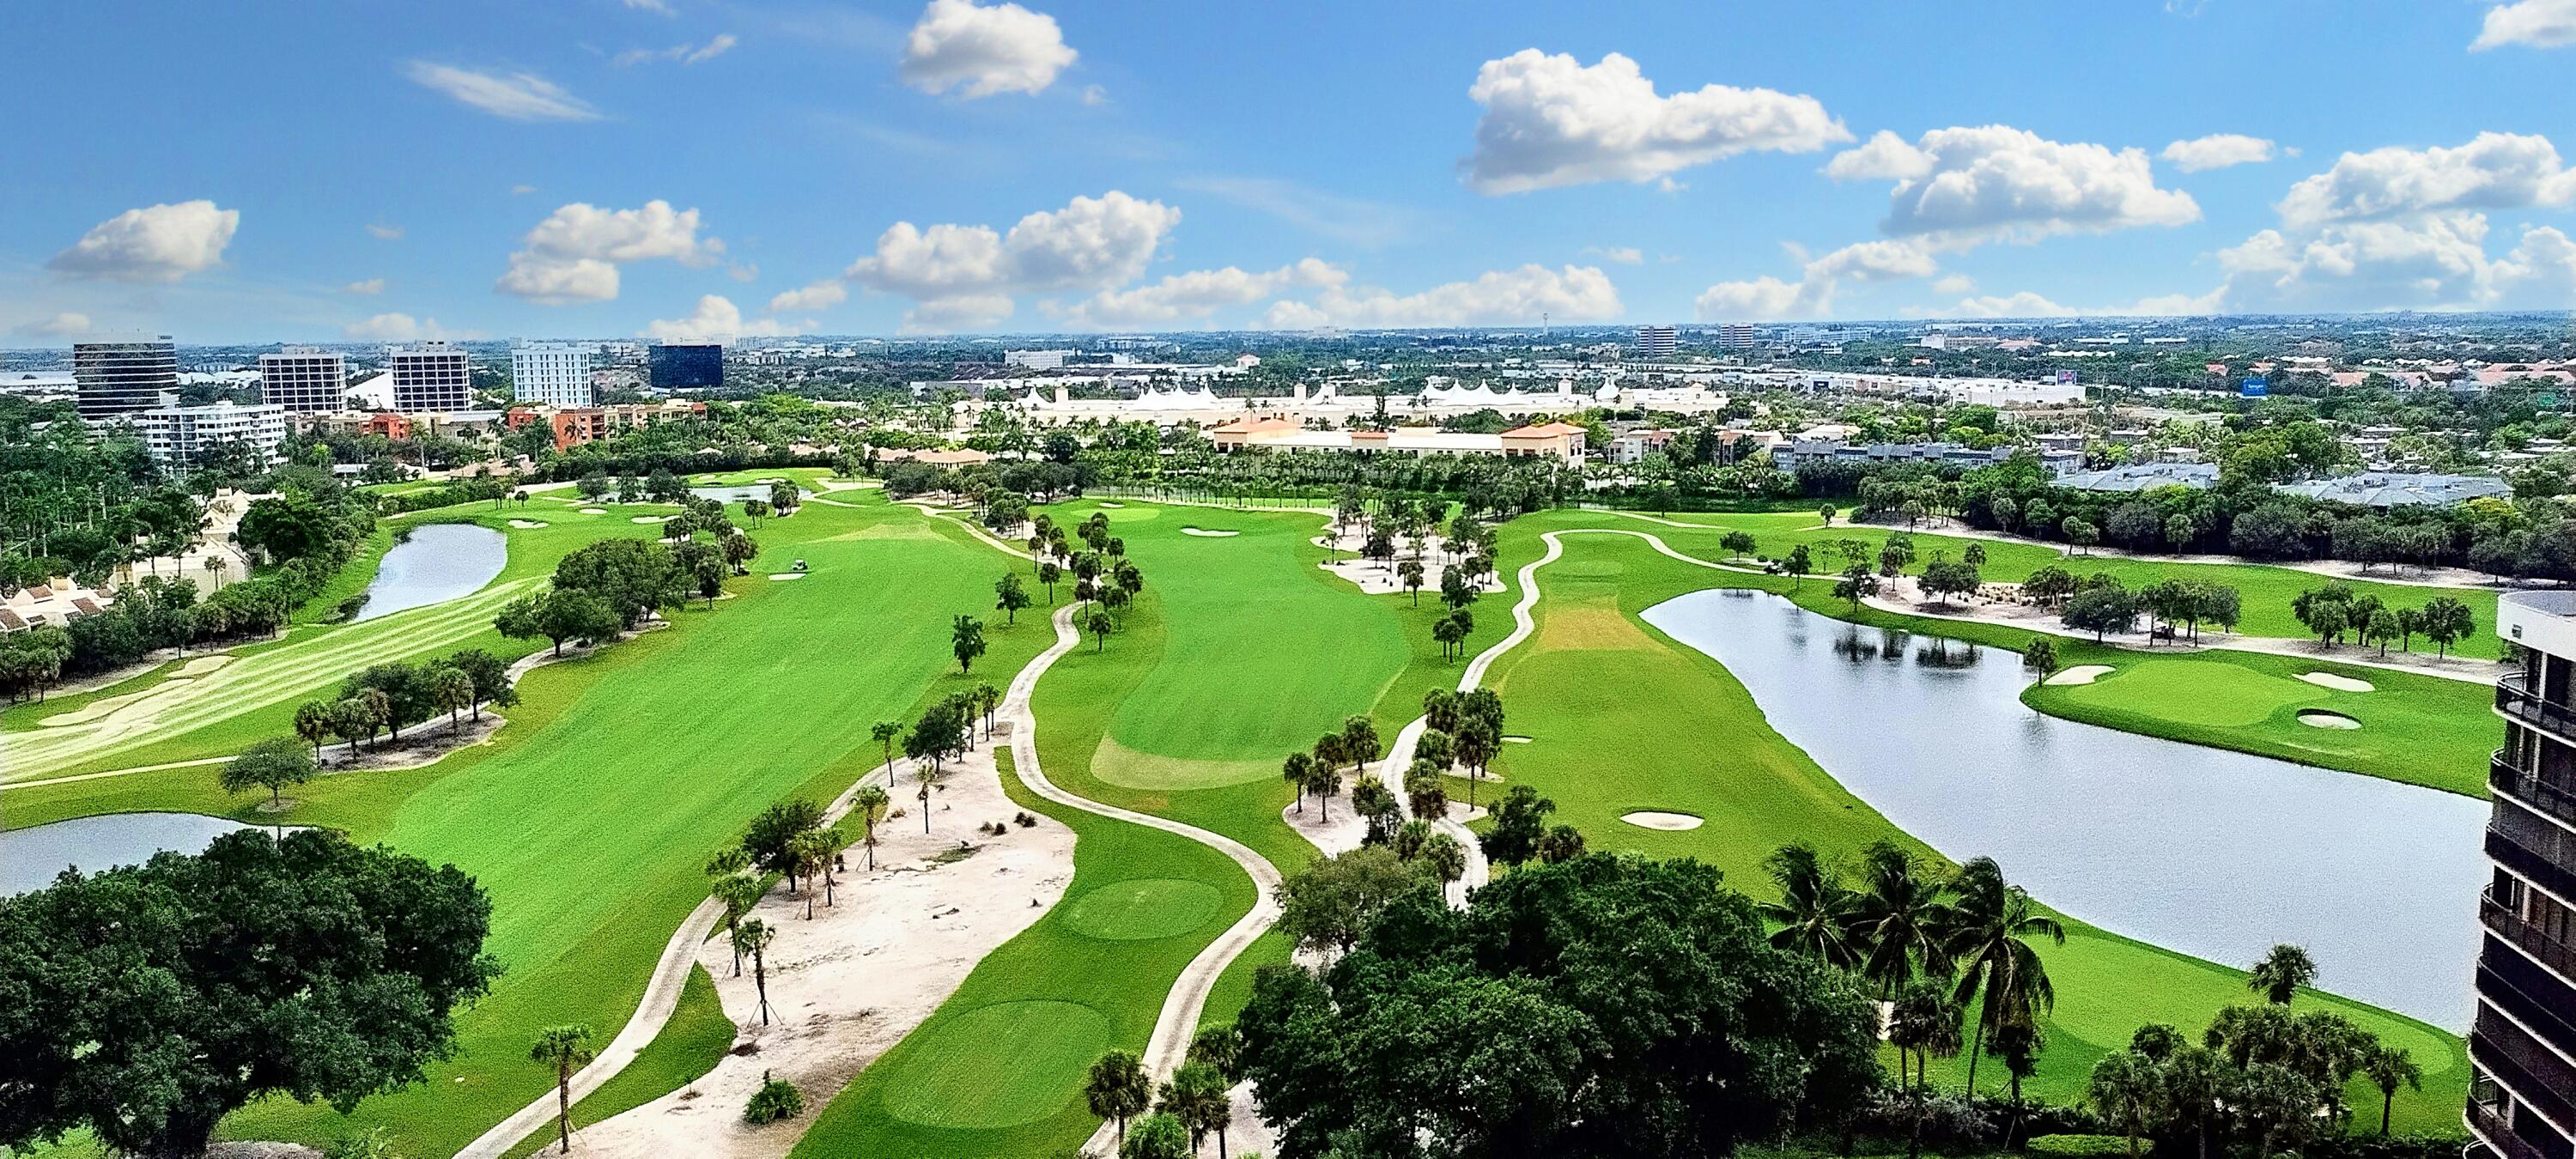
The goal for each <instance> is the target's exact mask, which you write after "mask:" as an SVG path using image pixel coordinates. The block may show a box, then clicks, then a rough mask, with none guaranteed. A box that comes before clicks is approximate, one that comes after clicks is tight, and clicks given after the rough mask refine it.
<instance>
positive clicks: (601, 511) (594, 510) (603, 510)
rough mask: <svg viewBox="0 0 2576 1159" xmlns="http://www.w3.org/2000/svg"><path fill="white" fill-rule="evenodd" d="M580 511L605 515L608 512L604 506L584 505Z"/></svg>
mask: <svg viewBox="0 0 2576 1159" xmlns="http://www.w3.org/2000/svg"><path fill="white" fill-rule="evenodd" d="M581 513H582V514H584V515H606V514H608V509H607V508H605V507H584V508H582V509H581Z"/></svg>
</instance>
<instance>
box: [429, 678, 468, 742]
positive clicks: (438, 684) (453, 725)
mask: <svg viewBox="0 0 2576 1159" xmlns="http://www.w3.org/2000/svg"><path fill="white" fill-rule="evenodd" d="M429 692H430V697H431V699H433V700H435V701H436V702H437V703H438V706H439V707H440V708H444V709H446V710H447V730H448V731H449V732H455V731H456V730H458V729H461V728H463V727H465V722H464V720H463V717H464V714H465V710H466V709H468V708H472V707H474V678H473V677H471V676H468V675H466V674H465V673H464V672H462V671H459V670H458V669H456V668H454V667H450V666H442V667H440V668H439V669H438V672H437V674H436V675H434V676H432V677H430V682H429Z"/></svg>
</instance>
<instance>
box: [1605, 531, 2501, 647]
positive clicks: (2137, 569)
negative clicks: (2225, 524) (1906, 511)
mask: <svg viewBox="0 0 2576 1159" xmlns="http://www.w3.org/2000/svg"><path fill="white" fill-rule="evenodd" d="M1584 514H1585V515H1586V516H1588V517H1589V522H1590V524H1591V525H1593V526H1601V527H1627V528H1631V529H1634V530H1639V531H1657V532H1659V533H1662V534H1663V535H1664V537H1665V539H1666V540H1667V541H1669V542H1671V543H1672V545H1673V546H1674V547H1676V548H1680V549H1681V550H1683V551H1689V552H1692V553H1693V554H1695V555H1699V556H1701V557H1703V558H1707V559H1716V558H1718V557H1719V551H1718V548H1717V536H1718V535H1719V534H1722V533H1724V532H1726V531H1735V530H1742V531H1748V532H1751V533H1752V534H1753V536H1754V538H1755V539H1756V540H1757V541H1758V542H1759V543H1760V547H1758V548H1757V549H1756V550H1757V552H1758V553H1759V554H1761V555H1765V556H1769V557H1770V558H1773V559H1777V558H1779V557H1781V556H1783V555H1786V554H1788V552H1789V549H1790V548H1791V547H1793V546H1796V545H1797V544H1800V543H1805V544H1808V545H1810V547H1811V548H1813V547H1814V546H1815V545H1819V544H1822V543H1826V542H1830V541H1833V540H1838V539H1858V540H1862V541H1863V542H1866V543H1868V544H1869V545H1870V550H1871V551H1872V552H1875V551H1876V550H1877V549H1878V545H1879V544H1880V543H1881V542H1882V541H1884V540H1885V539H1886V538H1887V535H1888V532H1889V531H1890V530H1891V529H1890V528H1887V527H1883V526H1878V525H1875V524H1859V525H1852V524H1844V523H1840V522H1837V523H1835V524H1834V526H1833V527H1832V528H1831V529H1830V530H1828V529H1825V528H1822V527H1819V526H1818V525H1817V522H1816V516H1815V512H1813V511H1805V512H1753V513H1734V512H1718V513H1708V514H1689V515H1676V516H1672V517H1671V520H1670V522H1672V523H1686V524H1690V525H1691V528H1682V527H1673V526H1670V525H1668V524H1666V523H1650V522H1643V521H1639V520H1636V519H1631V518H1626V517H1623V516H1620V515H1614V514H1607V513H1601V512H1586V513H1584ZM1693 528H1699V529H1704V530H1694V529H1693ZM1685 541H1687V542H1685ZM1971 543H1978V544H1983V545H1984V546H1985V549H1986V566H1985V568H1984V570H1983V572H1982V574H1983V576H1984V578H1986V579H1988V580H1991V581H1995V582H2001V583H2019V582H2021V581H2022V580H2023V579H2024V578H2026V577H2028V576H2029V575H2030V573H2031V572H2033V571H2035V570H2037V569H2038V568H2040V567H2042V566H2044V565H2046V564H2052V563H2053V564H2057V565H2058V566H2060V567H2064V568H2066V569H2067V570H2068V571H2071V572H2074V573H2075V574H2076V575H2079V576H2083V575H2091V574H2093V573H2095V572H2107V573H2109V574H2111V575H2115V576H2118V577H2119V578H2120V582H2121V583H2123V584H2125V585H2127V586H2129V587H2131V588H2137V587H2141V586H2144V585H2146V584H2151V583H2154V582H2156V581H2158V580H2163V579H2196V580H2204V581H2207V582H2209V583H2218V584H2227V585H2229V586H2231V587H2234V588H2235V589H2236V591H2237V594H2238V595H2239V596H2240V597H2241V598H2242V601H2243V604H2244V615H2245V619H2244V622H2243V623H2241V624H2239V625H2237V630H2238V631H2240V632H2243V633H2245V634H2246V635H2249V636H2281V637H2288V638H2293V639H2296V638H2302V637H2305V636H2306V635H2307V634H2308V632H2307V629H2306V628H2304V627H2302V626H2301V625H2300V624H2299V621H2298V619H2297V618H2296V617H2294V616H2292V615H2291V614H2290V600H2291V599H2292V598H2293V597H2295V596H2297V595H2298V594H2299V593H2300V592H2302V591H2305V590H2307V589H2309V588H2314V587H2323V586H2325V585H2326V584H2328V583H2331V582H2333V581H2332V580H2331V579H2330V578H2329V577H2327V576H2322V575H2318V574H2316V573H2314V572H2305V571H2299V570H2297V569H2295V568H2286V567H2272V566H2268V565H2264V564H2251V563H2247V564H2203V563H2150V562H2145V561H2141V560H2135V559H2124V558H2122V557H2120V556H2117V555H2108V554H2105V555H2076V556H2065V555H2061V554H2059V552H2058V550H2057V549H2056V548H2054V547H2043V546H2040V545H2037V544H2030V543H2017V542H2007V541H2003V540H1992V539H1970V538H1966V537H1962V536H1949V535H1934V534H1930V533H1921V532H1918V533H1916V535H1915V536H1914V551H1915V560H1916V563H1915V570H1918V571H1919V570H1921V567H1922V562H1921V561H1922V560H1924V559H1927V558H1929V557H1930V556H1931V554H1932V553H1933V552H1935V551H1943V552H1948V553H1949V554H1950V556H1951V558H1953V559H1956V558H1958V557H1959V556H1960V555H1961V553H1963V552H1964V551H1965V550H1966V549H1967V546H1968V545H1969V544H1971ZM1824 567H1825V565H1824V564H1823V563H1821V562H1820V563H1818V564H1817V570H1819V571H1822V570H1824ZM2347 582H2349V583H2350V584H2351V585H2352V587H2353V589H2354V590H2355V591H2359V592H2366V593H2368V594H2370V595H2375V596H2377V597H2379V598H2380V600H2381V601H2382V602H2384V603H2386V604H2387V605H2388V606H2389V607H2392V608H2413V607H2421V606H2423V605H2424V604H2425V603H2426V602H2427V601H2429V600H2432V599H2433V598H2434V597H2437V596H2444V595H2447V596H2451V597H2453V598H2456V599H2458V600H2459V601H2460V602H2462V603H2465V604H2467V605H2468V606H2469V611H2470V612H2471V613H2473V614H2474V615H2475V616H2476V617H2477V629H2478V630H2477V631H2475V632H2473V633H2471V634H2470V637H2469V639H2467V640H2464V641H2462V642H2460V643H2459V644H2458V645H2456V646H2454V647H2453V649H2452V651H2453V652H2455V653H2457V654H2459V655H2463V656H2476V657H2481V658H2485V659H2493V658H2495V657H2496V656H2497V655H2499V654H2501V649H2502V641H2500V640H2498V639H2497V638H2496V634H2495V616H2496V609H2495V604H2496V595H2495V592H2494V591H2493V590H2491V589H2485V588H2472V589H2460V588H2433V587H2424V586H2421V585H2416V584H2391V583H2380V582H2377V581H2374V580H2351V581H2347ZM2419 643H2420V641H2419Z"/></svg>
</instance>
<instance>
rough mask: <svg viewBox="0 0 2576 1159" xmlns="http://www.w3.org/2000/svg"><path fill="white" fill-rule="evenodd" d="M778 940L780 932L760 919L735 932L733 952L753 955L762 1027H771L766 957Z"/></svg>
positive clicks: (753, 920)
mask: <svg viewBox="0 0 2576 1159" xmlns="http://www.w3.org/2000/svg"><path fill="white" fill-rule="evenodd" d="M777 940H778V931H777V930H774V929H771V928H770V926H769V923H768V922H764V921H762V920H760V919H759V918H752V919H749V920H747V921H745V922H743V923H742V924H741V925H740V926H738V927H736V928H735V929H734V931H733V952H734V953H736V954H749V955H751V988H752V992H753V993H755V994H757V995H759V996H760V1024H761V1025H762V1026H767V1025H769V961H768V959H767V957H765V956H764V955H765V953H766V951H767V950H768V949H769V944H770V943H771V942H774V941H777Z"/></svg>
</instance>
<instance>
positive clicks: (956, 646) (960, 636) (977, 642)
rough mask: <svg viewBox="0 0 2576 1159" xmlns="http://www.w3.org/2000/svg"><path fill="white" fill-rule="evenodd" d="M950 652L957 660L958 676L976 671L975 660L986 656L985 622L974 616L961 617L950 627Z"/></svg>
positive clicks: (950, 624)
mask: <svg viewBox="0 0 2576 1159" xmlns="http://www.w3.org/2000/svg"><path fill="white" fill-rule="evenodd" d="M948 652H949V654H950V655H952V656H955V657H956V658H957V672H958V675H961V676H962V675H965V674H966V673H969V672H972V671H974V670H975V658H976V657H978V656H981V655H983V654H984V621H982V620H978V619H976V618H975V617H973V616H959V617H957V618H956V619H955V620H952V621H950V622H949V625H948Z"/></svg>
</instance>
